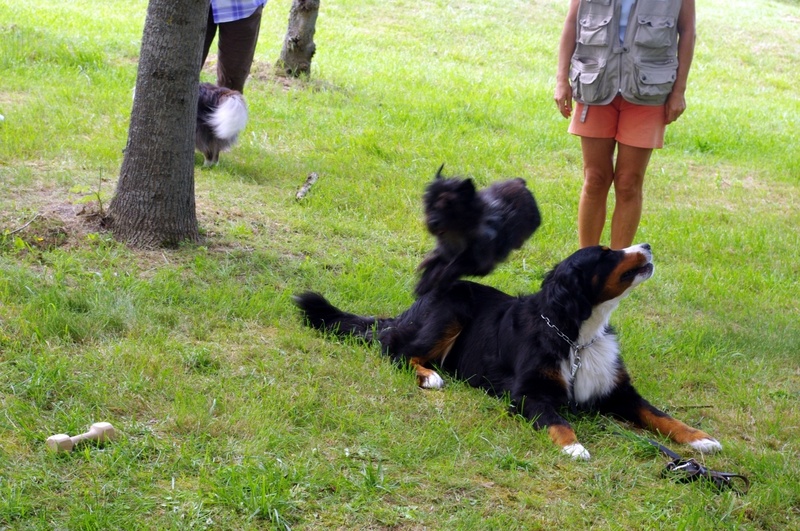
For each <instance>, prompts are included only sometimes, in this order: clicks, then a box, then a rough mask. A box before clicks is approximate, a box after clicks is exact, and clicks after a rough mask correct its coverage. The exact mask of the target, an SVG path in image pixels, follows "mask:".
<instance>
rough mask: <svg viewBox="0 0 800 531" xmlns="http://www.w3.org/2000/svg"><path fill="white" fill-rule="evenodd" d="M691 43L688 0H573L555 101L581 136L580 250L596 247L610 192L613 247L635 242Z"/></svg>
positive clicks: (681, 106)
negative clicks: (653, 160)
mask: <svg viewBox="0 0 800 531" xmlns="http://www.w3.org/2000/svg"><path fill="white" fill-rule="evenodd" d="M694 44H695V2H694V0H570V5H569V10H568V13H567V18H566V21H565V23H564V29H563V31H562V33H561V39H560V41H559V50H558V71H557V74H556V88H555V94H554V100H555V103H556V105H557V106H558V109H559V111H560V112H561V114H562V115H563V116H564V117H565V118H571V120H570V125H569V132H570V133H572V134H574V135H577V136H580V137H581V151H582V155H583V174H584V181H583V188H582V190H581V196H580V201H579V203H578V240H579V244H580V246H581V247H587V246H590V245H598V244H599V243H600V237H601V235H602V233H603V227H604V225H605V221H606V209H607V203H608V192H609V190H610V189H611V186H612V185H613V187H614V195H615V198H616V203H615V205H614V211H613V214H612V217H611V242H610V247H611V248H613V249H622V248H625V247H628V246H630V245H631V244H632V243H633V239H634V237H635V235H636V231H637V229H638V227H639V220H640V218H641V214H642V202H643V196H642V188H643V184H644V175H645V172H646V170H647V165H648V163H649V162H650V155H651V154H652V152H653V149H657V148H661V147H663V145H664V132H665V129H666V126H667V125H668V124H670V123H672V122H674V121H675V120H677V119H678V117H679V116H680V115H681V114H682V113H683V111H684V110H685V109H686V99H685V96H684V95H685V92H686V83H687V79H688V76H689V68H690V67H691V64H692V58H693V55H694ZM573 99H574V100H575V102H576V104H575V108H574V112H573ZM615 152H616V158H615Z"/></svg>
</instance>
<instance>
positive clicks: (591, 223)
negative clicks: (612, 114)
mask: <svg viewBox="0 0 800 531" xmlns="http://www.w3.org/2000/svg"><path fill="white" fill-rule="evenodd" d="M615 146H616V141H615V140H614V139H613V138H590V137H581V150H582V152H583V188H582V189H581V197H580V202H579V203H578V243H579V245H580V246H581V247H588V246H590V245H597V244H599V243H600V236H601V235H602V233H603V226H604V225H605V222H606V205H607V202H608V191H609V190H610V189H611V183H612V182H613V181H614V147H615Z"/></svg>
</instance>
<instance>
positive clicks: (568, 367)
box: [561, 334, 619, 404]
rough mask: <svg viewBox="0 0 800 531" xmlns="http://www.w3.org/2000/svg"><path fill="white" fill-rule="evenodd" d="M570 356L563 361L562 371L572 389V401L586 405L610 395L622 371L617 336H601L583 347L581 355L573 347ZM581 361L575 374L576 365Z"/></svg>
mask: <svg viewBox="0 0 800 531" xmlns="http://www.w3.org/2000/svg"><path fill="white" fill-rule="evenodd" d="M570 358H571V359H570V360H569V361H564V362H562V364H561V373H562V375H563V376H564V380H565V381H566V382H567V383H568V384H570V385H568V387H569V388H571V391H572V395H571V396H570V400H572V401H574V402H575V403H577V404H586V403H590V402H593V401H595V400H597V399H599V398H602V397H604V396H606V395H607V394H609V393H610V392H611V391H612V390H613V389H614V386H615V385H616V380H617V372H618V370H619V346H618V344H617V341H616V337H614V335H612V334H608V335H605V336H602V337H600V338H598V339H597V340H596V341H595V342H594V343H592V344H591V345H589V346H588V347H586V348H584V349H582V350H581V351H580V352H579V353H578V354H577V357H576V353H575V351H574V350H573V351H572V352H571V353H570ZM578 358H579V359H578ZM578 363H579V366H578V368H577V369H576V370H575V371H574V376H573V370H572V366H573V364H578Z"/></svg>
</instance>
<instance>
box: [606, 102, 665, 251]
mask: <svg viewBox="0 0 800 531" xmlns="http://www.w3.org/2000/svg"><path fill="white" fill-rule="evenodd" d="M665 129H666V120H665V114H664V106H663V105H636V104H634V103H629V102H627V101H624V100H623V101H621V102H620V113H619V126H618V131H617V136H616V140H617V144H618V148H617V163H616V167H615V169H614V192H615V196H616V205H615V207H614V214H613V215H612V217H611V247H612V248H614V249H624V248H626V247H629V246H630V245H631V244H632V243H633V239H634V238H635V237H636V231H637V230H638V228H639V220H640V219H641V216H642V197H643V196H642V191H643V186H644V175H645V172H646V171H647V165H648V164H649V162H650V156H651V155H652V153H653V149H657V148H660V147H662V146H663V145H664V131H665Z"/></svg>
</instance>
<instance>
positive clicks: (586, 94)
mask: <svg viewBox="0 0 800 531" xmlns="http://www.w3.org/2000/svg"><path fill="white" fill-rule="evenodd" d="M570 67H571V68H570V74H569V75H570V79H572V93H573V96H574V97H575V99H576V100H578V101H579V102H582V103H597V102H599V101H603V100H605V99H607V98H608V96H609V95H610V87H609V86H608V84H607V83H603V74H604V72H605V67H606V65H605V63H598V62H597V61H595V60H594V59H584V58H581V57H573V58H572V62H571V63H570Z"/></svg>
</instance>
